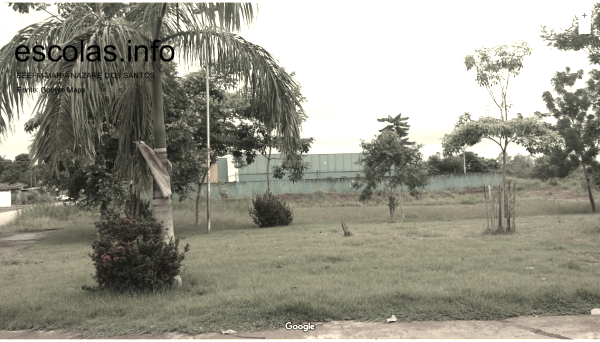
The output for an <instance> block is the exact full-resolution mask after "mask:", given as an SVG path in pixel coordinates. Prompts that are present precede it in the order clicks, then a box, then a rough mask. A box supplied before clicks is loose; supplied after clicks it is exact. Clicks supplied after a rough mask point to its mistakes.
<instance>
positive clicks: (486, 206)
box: [483, 186, 490, 230]
mask: <svg viewBox="0 0 600 342" xmlns="http://www.w3.org/2000/svg"><path fill="white" fill-rule="evenodd" d="M483 198H484V199H485V223H486V225H487V230H490V213H489V212H488V204H487V203H488V200H487V191H486V189H485V186H484V187H483Z"/></svg>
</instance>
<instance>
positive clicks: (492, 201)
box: [488, 182, 496, 230]
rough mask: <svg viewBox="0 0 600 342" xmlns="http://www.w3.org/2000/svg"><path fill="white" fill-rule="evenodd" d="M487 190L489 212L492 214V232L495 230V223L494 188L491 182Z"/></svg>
mask: <svg viewBox="0 0 600 342" xmlns="http://www.w3.org/2000/svg"><path fill="white" fill-rule="evenodd" d="M488 190H489V191H490V203H491V206H492V207H491V209H492V210H491V212H492V230H495V229H496V222H494V211H495V210H494V186H493V185H492V182H490V185H489V187H488Z"/></svg>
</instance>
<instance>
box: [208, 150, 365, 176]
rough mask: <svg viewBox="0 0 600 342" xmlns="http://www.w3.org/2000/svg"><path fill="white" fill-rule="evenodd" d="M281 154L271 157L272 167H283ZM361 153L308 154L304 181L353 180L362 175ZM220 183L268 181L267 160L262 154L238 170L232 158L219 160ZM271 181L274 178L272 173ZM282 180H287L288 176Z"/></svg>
mask: <svg viewBox="0 0 600 342" xmlns="http://www.w3.org/2000/svg"><path fill="white" fill-rule="evenodd" d="M281 157H282V155H281V154H272V155H271V167H273V166H275V165H281ZM360 157H361V153H333V154H307V155H304V158H303V159H304V161H305V162H308V163H310V165H311V166H310V169H309V170H308V171H306V172H304V177H303V179H327V178H330V179H340V178H344V177H345V178H352V177H354V176H356V174H357V173H360V174H362V166H361V165H358V164H356V163H357V162H358V161H359V160H360ZM217 165H218V166H219V167H218V174H219V181H222V182H255V181H266V180H267V158H266V157H264V156H263V155H261V154H258V155H257V156H256V159H255V160H254V162H253V163H252V164H250V165H248V166H245V167H243V168H240V169H236V168H235V167H234V166H233V162H232V158H219V160H218V162H217ZM270 175H271V177H270V178H271V180H274V181H278V179H274V178H273V173H272V172H271V173H270ZM282 180H287V176H286V177H284V178H283V179H282ZM211 183H212V181H211Z"/></svg>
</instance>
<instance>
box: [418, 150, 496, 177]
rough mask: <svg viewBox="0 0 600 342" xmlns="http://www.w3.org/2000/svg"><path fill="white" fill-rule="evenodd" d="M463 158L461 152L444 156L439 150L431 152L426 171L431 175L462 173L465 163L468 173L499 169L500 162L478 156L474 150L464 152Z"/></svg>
mask: <svg viewBox="0 0 600 342" xmlns="http://www.w3.org/2000/svg"><path fill="white" fill-rule="evenodd" d="M464 159H465V160H463V155H462V154H460V155H455V156H446V157H442V155H441V154H440V153H439V152H438V153H436V154H432V155H430V156H429V158H428V159H427V162H426V165H427V169H428V173H429V174H432V175H443V174H449V173H463V172H464V165H465V164H466V166H467V172H469V173H472V172H493V171H498V170H499V169H500V164H499V163H498V161H497V160H495V159H492V158H484V157H480V156H478V155H477V153H474V152H465V155H464Z"/></svg>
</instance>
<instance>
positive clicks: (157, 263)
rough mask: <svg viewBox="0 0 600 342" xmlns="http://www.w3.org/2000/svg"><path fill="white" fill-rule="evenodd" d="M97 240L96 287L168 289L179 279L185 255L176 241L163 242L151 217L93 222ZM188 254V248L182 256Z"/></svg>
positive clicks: (95, 261)
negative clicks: (175, 279)
mask: <svg viewBox="0 0 600 342" xmlns="http://www.w3.org/2000/svg"><path fill="white" fill-rule="evenodd" d="M96 228H98V238H97V239H96V240H95V241H94V242H93V243H92V247H93V249H94V253H93V254H90V255H89V256H90V257H91V258H92V261H93V263H94V267H95V268H96V275H95V276H93V278H94V280H96V281H97V282H98V285H99V287H100V288H101V289H102V288H110V289H116V290H122V289H127V290H128V289H139V290H145V289H149V290H152V289H155V288H159V287H163V286H165V285H171V284H173V282H174V278H175V277H176V276H177V275H179V269H180V267H181V262H182V261H183V259H184V254H183V253H181V254H179V252H178V249H177V248H178V245H179V238H176V239H175V240H174V241H173V240H171V241H170V242H169V243H166V242H164V240H163V235H162V232H161V231H162V227H161V224H160V223H159V222H156V220H154V218H153V217H148V216H141V217H139V218H138V219H137V220H136V219H132V220H130V219H127V218H119V217H117V216H110V217H108V218H107V219H106V221H102V222H96ZM188 250H189V244H188V245H186V246H185V248H184V252H187V251H188Z"/></svg>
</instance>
